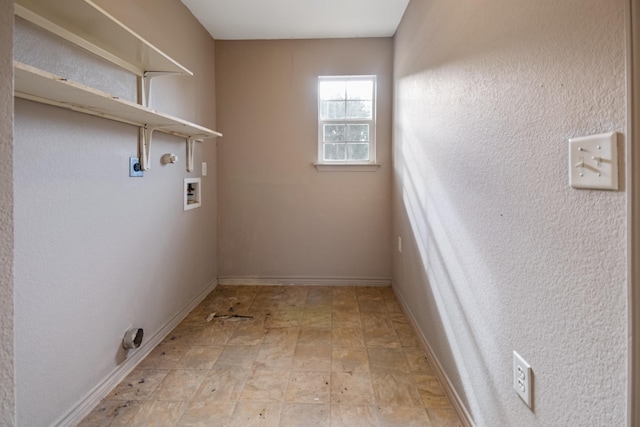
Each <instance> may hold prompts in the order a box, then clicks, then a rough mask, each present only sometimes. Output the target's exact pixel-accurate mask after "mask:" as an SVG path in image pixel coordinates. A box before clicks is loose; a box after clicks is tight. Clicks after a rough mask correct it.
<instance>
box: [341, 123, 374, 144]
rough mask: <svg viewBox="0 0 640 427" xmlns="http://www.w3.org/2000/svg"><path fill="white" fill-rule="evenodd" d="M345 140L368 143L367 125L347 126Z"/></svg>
mask: <svg viewBox="0 0 640 427" xmlns="http://www.w3.org/2000/svg"><path fill="white" fill-rule="evenodd" d="M346 140H347V141H366V142H369V125H347V139H346Z"/></svg>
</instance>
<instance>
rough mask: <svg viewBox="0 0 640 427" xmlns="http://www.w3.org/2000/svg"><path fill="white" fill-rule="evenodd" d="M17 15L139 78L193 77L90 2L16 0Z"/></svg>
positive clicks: (189, 72)
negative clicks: (147, 74)
mask: <svg viewBox="0 0 640 427" xmlns="http://www.w3.org/2000/svg"><path fill="white" fill-rule="evenodd" d="M15 14H16V15H17V16H19V17H21V18H23V19H25V20H27V21H29V22H31V23H33V24H35V25H38V26H39V27H42V28H44V29H45V30H47V31H50V32H52V33H54V34H56V35H58V36H60V37H62V38H63V39H65V40H67V41H69V42H71V43H73V44H76V45H78V46H80V47H82V48H84V49H86V50H88V51H90V52H92V53H94V54H96V55H98V56H100V57H102V58H104V59H106V60H108V61H110V62H112V63H114V64H116V65H118V66H121V67H122V68H124V69H126V70H128V71H130V72H132V73H134V74H137V75H138V76H144V73H145V72H156V73H175V74H185V75H193V73H192V72H191V71H189V70H188V69H186V68H185V67H183V66H182V65H180V64H179V63H178V62H176V61H174V60H173V59H172V58H170V57H169V56H167V55H166V54H164V53H163V52H162V51H160V50H159V49H157V48H156V47H155V46H153V45H152V44H151V43H149V42H148V41H146V40H145V39H143V38H142V37H140V36H139V35H138V34H136V33H135V32H133V31H132V30H131V29H129V28H128V27H126V26H125V25H124V24H122V23H121V22H120V21H118V20H117V19H116V18H114V17H113V16H111V15H109V14H108V13H107V12H106V11H104V10H103V9H101V8H100V7H98V6H97V5H96V4H94V3H93V2H92V1H91V0H16V1H15Z"/></svg>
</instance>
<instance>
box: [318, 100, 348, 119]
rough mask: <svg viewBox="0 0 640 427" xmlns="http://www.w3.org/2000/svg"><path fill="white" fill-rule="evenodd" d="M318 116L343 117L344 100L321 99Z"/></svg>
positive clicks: (324, 117) (323, 117)
mask: <svg viewBox="0 0 640 427" xmlns="http://www.w3.org/2000/svg"><path fill="white" fill-rule="evenodd" d="M320 108H321V111H320V117H322V119H323V120H335V119H344V118H345V110H344V109H345V105H344V101H322V104H321V107H320Z"/></svg>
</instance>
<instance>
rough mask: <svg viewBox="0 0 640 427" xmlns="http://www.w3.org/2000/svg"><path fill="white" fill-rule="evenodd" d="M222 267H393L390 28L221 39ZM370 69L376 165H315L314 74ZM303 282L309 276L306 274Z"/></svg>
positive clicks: (371, 271)
mask: <svg viewBox="0 0 640 427" xmlns="http://www.w3.org/2000/svg"><path fill="white" fill-rule="evenodd" d="M216 72H217V80H216V86H217V90H218V96H217V103H218V125H219V127H220V131H221V132H223V133H224V135H225V138H224V141H225V142H224V144H222V145H221V146H220V162H219V168H220V169H219V182H220V199H219V202H220V211H219V214H220V239H219V253H220V276H221V277H251V276H254V277H260V278H265V277H278V278H291V277H293V278H295V277H306V278H336V277H352V278H362V277H365V278H377V279H388V278H389V277H390V274H391V273H390V272H391V267H390V264H391V263H390V252H389V244H388V242H389V232H390V224H391V209H390V193H391V191H390V185H391V164H390V162H391V158H390V155H391V148H390V147H391V72H392V41H391V39H352V40H280V41H257V42H256V41H235V42H234V41H217V42H216ZM346 74H377V75H378V97H379V98H378V122H377V129H378V133H377V148H378V155H377V159H378V161H379V162H381V163H382V164H383V166H382V167H381V168H380V169H379V170H378V171H376V172H318V171H316V169H315V168H314V167H313V166H312V163H313V162H315V161H316V160H317V159H316V157H317V126H318V125H317V98H316V86H317V77H318V76H319V75H346ZM303 281H304V280H303Z"/></svg>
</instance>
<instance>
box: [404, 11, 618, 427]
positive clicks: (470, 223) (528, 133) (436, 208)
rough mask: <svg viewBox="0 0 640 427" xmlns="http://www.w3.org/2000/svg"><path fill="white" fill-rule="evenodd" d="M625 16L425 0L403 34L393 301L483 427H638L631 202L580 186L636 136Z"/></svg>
mask: <svg viewBox="0 0 640 427" xmlns="http://www.w3.org/2000/svg"><path fill="white" fill-rule="evenodd" d="M624 8H625V1H624V0H611V1H600V0H565V1H557V0H540V1H534V2H532V1H514V0H490V1H484V2H452V1H449V0H434V1H420V0H412V2H411V3H410V5H409V9H408V10H407V12H406V14H405V16H404V20H403V21H402V24H401V26H400V29H399V31H398V33H397V35H396V38H395V68H394V72H395V79H394V80H395V110H394V117H395V119H394V182H395V185H394V201H393V205H394V229H395V234H396V235H401V236H402V237H403V238H404V239H405V246H404V250H403V253H402V254H398V253H396V254H395V256H394V274H393V278H394V285H395V287H396V290H397V291H398V293H399V294H400V295H401V296H402V297H403V299H404V300H405V301H406V303H407V304H408V306H409V308H410V310H411V313H412V315H413V317H414V318H415V319H416V321H417V322H418V324H419V325H420V327H421V332H422V333H423V335H424V336H425V337H426V338H427V340H428V342H429V343H430V344H431V346H432V347H433V350H434V352H435V353H436V355H437V358H438V360H439V362H440V363H441V364H442V366H443V368H444V370H445V372H446V374H447V376H448V378H449V379H450V381H451V383H452V384H453V386H454V387H455V390H456V391H457V393H458V394H459V396H460V398H461V400H462V401H463V402H464V404H465V406H466V407H467V408H468V410H469V411H470V413H471V414H472V416H473V419H474V421H475V424H476V425H478V426H519V427H525V426H534V425H536V426H569V425H572V426H577V425H598V426H605V425H606V426H623V425H625V405H626V396H627V395H626V388H627V376H626V373H627V371H626V362H627V354H628V353H627V351H628V346H627V333H626V332H627V323H626V322H627V310H626V309H627V306H626V304H627V282H626V280H627V278H626V272H627V262H626V245H627V242H626V226H627V217H626V202H627V197H626V193H625V191H618V192H606V191H589V190H575V189H572V188H570V187H569V185H568V182H567V181H568V179H567V167H568V166H567V163H568V159H567V151H568V149H567V138H570V137H574V136H582V135H589V134H595V133H602V132H610V131H618V132H624V131H625V129H626V117H625V112H626V109H625V106H626V104H625V102H626V101H625V21H624ZM621 141H622V142H621V144H620V147H621V148H622V157H623V158H624V156H625V154H624V153H625V150H624V146H625V144H624V137H622V138H621ZM622 176H624V175H622ZM513 350H516V351H518V352H519V353H520V354H521V355H522V356H523V357H524V358H525V359H526V360H527V361H528V362H529V363H530V364H531V366H532V368H533V372H534V381H535V385H534V411H530V410H529V409H528V408H527V407H526V406H525V405H524V404H523V403H522V402H521V401H520V400H519V398H518V397H517V396H516V394H515V392H514V390H513V389H512V387H511V383H512V377H511V369H512V368H511V366H512V351H513Z"/></svg>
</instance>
